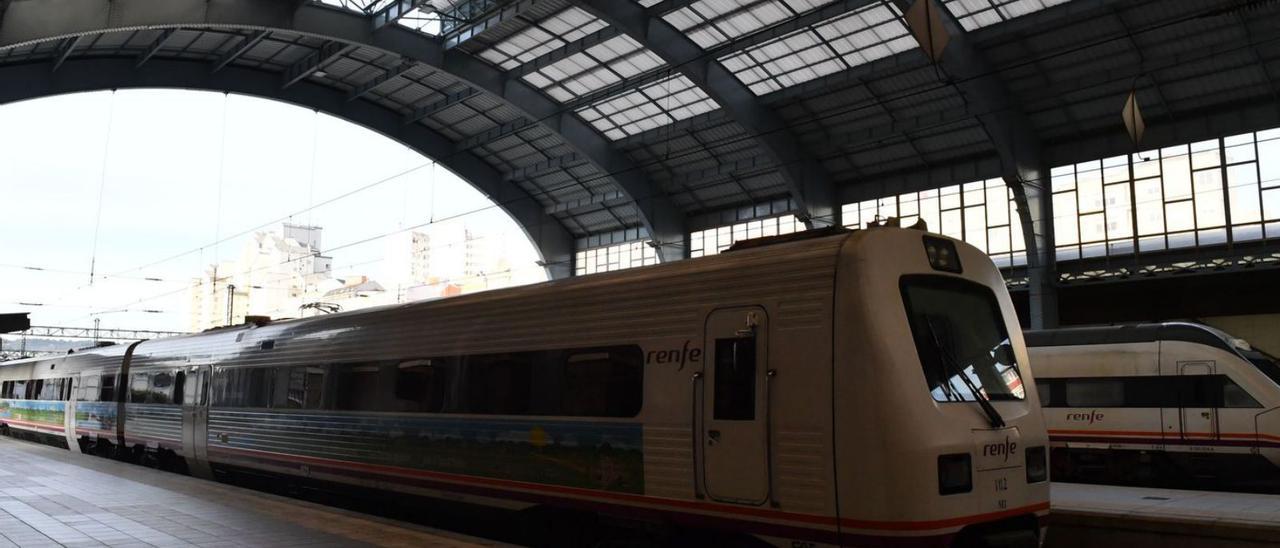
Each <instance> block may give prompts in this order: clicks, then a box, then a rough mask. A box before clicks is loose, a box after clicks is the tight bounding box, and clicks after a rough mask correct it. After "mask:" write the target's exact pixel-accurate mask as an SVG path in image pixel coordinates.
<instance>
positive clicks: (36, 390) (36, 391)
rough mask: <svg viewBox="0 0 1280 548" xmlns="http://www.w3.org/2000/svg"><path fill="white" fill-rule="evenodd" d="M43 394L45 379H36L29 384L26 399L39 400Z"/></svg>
mask: <svg viewBox="0 0 1280 548" xmlns="http://www.w3.org/2000/svg"><path fill="white" fill-rule="evenodd" d="M42 392H44V379H36V380H33V381H31V382H28V383H27V393H26V395H25V396H24V398H25V399H28V400H38V399H40V394H41V393H42Z"/></svg>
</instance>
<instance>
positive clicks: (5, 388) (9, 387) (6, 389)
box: [0, 381, 13, 399]
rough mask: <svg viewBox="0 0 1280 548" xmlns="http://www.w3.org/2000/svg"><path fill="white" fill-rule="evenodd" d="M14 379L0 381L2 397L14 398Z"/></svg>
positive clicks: (0, 394) (0, 396)
mask: <svg viewBox="0 0 1280 548" xmlns="http://www.w3.org/2000/svg"><path fill="white" fill-rule="evenodd" d="M12 391H13V381H4V382H0V398H4V399H12V398H13V396H12V395H11V394H12Z"/></svg>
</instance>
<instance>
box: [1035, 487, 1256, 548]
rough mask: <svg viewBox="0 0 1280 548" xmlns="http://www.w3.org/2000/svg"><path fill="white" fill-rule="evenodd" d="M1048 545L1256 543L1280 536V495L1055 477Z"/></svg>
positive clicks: (1131, 547)
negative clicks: (1081, 481)
mask: <svg viewBox="0 0 1280 548" xmlns="http://www.w3.org/2000/svg"><path fill="white" fill-rule="evenodd" d="M1052 504H1053V510H1052V514H1051V517H1050V532H1049V537H1048V544H1047V546H1050V547H1055V548H1057V547H1066V546H1090V545H1092V546H1125V547H1126V548H1146V547H1159V548H1168V547H1171V546H1178V547H1182V546H1187V547H1199V546H1213V547H1253V546H1275V545H1276V543H1277V542H1280V495H1257V494H1245V493H1224V492H1212V491H1184V490H1178V489H1151V488H1142V487H1120V486H1112V485H1084V484H1074V483H1054V484H1053V490H1052Z"/></svg>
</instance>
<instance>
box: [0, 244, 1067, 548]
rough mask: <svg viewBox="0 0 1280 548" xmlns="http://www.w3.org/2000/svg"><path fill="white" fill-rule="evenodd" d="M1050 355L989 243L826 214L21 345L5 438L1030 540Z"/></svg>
mask: <svg viewBox="0 0 1280 548" xmlns="http://www.w3.org/2000/svg"><path fill="white" fill-rule="evenodd" d="M1027 363H1028V356H1027V353H1026V347H1025V346H1024V344H1023V340H1022V333H1021V330H1020V328H1019V325H1018V321H1017V317H1016V315H1015V312H1014V307H1013V305H1012V302H1011V301H1010V297H1009V295H1008V292H1007V290H1006V289H1005V283H1004V280H1003V278H1002V277H1001V273H1000V271H999V270H998V269H997V268H996V267H995V266H994V265H993V264H992V262H991V260H990V259H989V258H988V257H987V256H986V255H985V254H983V253H982V252H981V251H980V250H978V249H976V248H974V247H972V246H970V245H967V244H965V243H964V242H962V241H957V240H954V239H950V238H946V237H942V236H938V235H934V234H931V233H928V232H925V231H922V230H917V229H911V228H898V227H888V226H886V227H874V228H869V229H864V230H857V231H848V230H844V229H817V230H813V231H808V232H802V233H797V234H789V235H783V236H776V237H769V238H762V239H757V240H750V241H745V242H739V243H737V244H735V245H734V246H732V247H731V248H729V249H728V250H726V251H725V252H724V253H721V254H718V255H714V256H709V257H705V258H699V259H693V260H687V261H679V262H674V263H669V264H662V265H655V266H648V267H642V268H635V269H629V270H623V271H617V272H610V273H602V274H597V275H592V276H586V277H576V278H570V279H563V280H553V281H550V282H545V283H541V284H536V285H531V286H524V287H516V288H509V289H503V290H494V291H490V292H484V293H478V294H472V295H465V296H458V297H452V298H447V299H439V300H434V301H426V302H417V303H409V304H402V305H391V306H385V307H381V308H374V309H366V310H360V311H352V312H344V313H339V314H332V315H325V316H317V317H310V318H303V319H292V320H283V321H267V320H259V321H254V322H249V323H246V324H245V325H239V326H234V327H225V328H218V329H214V330H210V331H207V332H204V333H200V334H193V335H189V336H181V337H173V338H165V339H158V340H149V341H143V342H138V343H133V344H129V345H120V346H115V347H106V348H97V349H90V350H86V351H82V352H75V353H73V354H70V355H66V356H59V357H56V358H46V359H27V360H23V361H17V362H11V363H7V364H4V365H3V366H0V390H2V391H3V393H2V394H0V429H4V430H5V431H8V432H10V433H13V434H15V435H24V436H26V435H39V436H43V437H46V438H48V439H52V440H56V442H57V443H61V444H64V445H65V446H66V447H68V448H69V449H70V450H73V451H79V452H84V453H90V454H99V455H113V456H117V457H120V456H125V457H128V458H131V459H134V460H138V461H142V462H149V463H152V464H156V465H160V466H164V467H167V468H173V469H178V470H183V471H186V472H188V473H190V474H192V475H195V476H198V477H203V478H210V479H227V478H234V477H236V476H237V475H240V474H252V475H254V476H257V477H269V478H274V480H275V481H279V482H293V481H303V480H305V481H308V482H317V483H320V484H323V485H325V486H328V487H329V488H332V489H335V490H338V491H341V490H342V489H348V488H349V489H357V488H358V489H361V490H373V491H375V492H383V493H388V494H405V495H413V496H418V497H423V498H424V499H428V500H440V501H446V502H456V503H459V504H467V505H474V506H477V507H485V508H497V509H501V510H503V511H504V512H510V513H511V514H512V515H514V516H517V517H519V516H538V518H537V519H542V520H563V521H557V522H559V523H568V524H570V525H569V526H568V527H570V528H573V527H575V526H574V525H573V524H580V523H587V522H588V521H589V520H592V519H603V518H608V517H617V518H620V519H625V520H628V522H633V523H634V522H638V523H639V524H640V526H639V527H638V529H642V530H644V531H664V533H662V534H661V536H657V537H655V538H666V539H672V538H680V536H681V535H683V534H685V533H686V532H687V533H689V534H694V533H697V534H698V535H701V536H700V537H699V538H713V539H716V540H714V542H715V543H717V544H720V545H735V546H744V545H755V544H759V545H774V546H787V547H811V546H877V547H880V546H956V547H971V546H1013V547H1028V548H1030V547H1036V546H1038V545H1039V543H1040V541H1041V539H1043V535H1044V533H1045V519H1046V517H1047V515H1048V511H1049V483H1048V463H1047V459H1048V457H1047V450H1048V445H1049V438H1048V435H1047V433H1046V429H1045V425H1044V422H1043V420H1042V417H1041V411H1040V402H1039V401H1038V400H1037V398H1038V394H1039V392H1037V390H1036V382H1035V380H1034V378H1033V376H1032V374H1031V371H1030V370H1029V368H1028V367H1027V365H1026V364H1027ZM655 535H656V533H655ZM706 535H711V536H710V537H707V536H706Z"/></svg>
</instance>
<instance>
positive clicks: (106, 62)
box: [0, 57, 574, 279]
mask: <svg viewBox="0 0 1280 548" xmlns="http://www.w3.org/2000/svg"><path fill="white" fill-rule="evenodd" d="M63 65H64V70H65V71H66V72H70V71H75V74H76V75H77V77H76V78H65V77H63V76H65V73H63V74H53V73H51V72H50V71H49V70H48V67H47V66H45V65H41V64H30V63H28V64H14V65H3V66H0V81H4V82H21V85H12V86H0V103H7V102H11V101H21V100H25V99H34V98H38V97H47V96H51V95H59V94H65V93H75V92H81V91H95V90H103V89H120V88H144V87H145V88H180V89H201V90H210V91H222V92H231V93H239V94H244V95H252V96H256V97H263V98H268V99H274V100H277V101H282V102H286V103H291V104H295V105H299V106H303V107H307V108H311V109H315V110H318V111H321V112H324V113H326V114H330V115H332V116H335V117H337V118H341V119H344V120H347V121H349V122H352V123H354V124H358V125H360V126H363V127H366V128H369V129H371V130H373V131H376V132H378V133H380V134H382V135H385V136H387V137H388V138H391V139H394V140H396V141H398V142H400V143H403V144H404V145H405V146H408V147H411V148H413V149H414V150H417V151H419V152H421V153H422V154H423V155H425V156H427V157H428V158H433V159H437V158H438V159H439V161H440V163H441V165H443V166H445V167H446V168H448V169H449V170H450V171H453V172H454V173H457V174H458V175H459V176H461V177H462V178H463V179H464V180H466V181H467V182H469V183H471V185H473V186H474V187H475V188H476V189H477V190H479V191H480V192H482V193H484V195H485V196H487V197H488V198H489V199H490V200H492V201H493V202H494V204H495V205H497V206H499V207H501V208H502V209H503V210H504V211H505V212H506V213H507V214H508V215H510V216H511V218H512V219H513V220H515V222H516V224H518V225H519V226H520V227H521V228H522V229H523V230H524V231H525V234H526V235H527V236H528V237H529V241H530V242H531V243H532V244H533V245H534V247H535V248H536V249H537V251H538V253H539V255H541V260H542V262H543V263H544V264H545V265H546V268H547V272H548V274H549V275H550V276H551V277H552V278H553V279H554V278H565V277H568V276H570V275H571V274H572V272H573V262H572V259H573V251H574V240H573V236H572V235H571V234H570V233H569V232H568V231H567V230H565V228H564V226H563V225H562V224H561V223H560V222H559V221H557V220H556V219H555V218H554V217H553V216H551V215H549V214H548V213H546V212H545V211H544V210H543V207H542V205H541V204H540V203H539V202H538V201H537V200H535V199H534V198H533V197H532V196H530V195H529V194H528V193H526V192H525V191H524V190H523V189H521V188H520V187H519V186H518V185H513V184H510V183H507V182H505V181H504V180H503V174H502V173H501V172H499V171H498V170H496V169H494V168H493V167H492V166H490V165H489V164H487V163H485V162H484V160H481V159H480V158H478V157H476V156H474V155H471V154H461V155H458V154H454V152H453V143H452V141H450V140H449V139H448V138H446V137H445V136H443V135H441V134H439V133H436V132H435V131H433V130H431V129H430V128H427V127H426V126H422V125H420V124H413V125H405V124H403V123H402V120H401V117H400V115H399V114H397V113H396V112H393V111H391V110H389V109H386V108H383V107H381V106H378V105H376V104H374V103H370V102H366V101H350V102H349V101H347V95H346V94H345V93H343V92H342V91H340V90H337V89H334V88H330V87H326V86H322V85H319V84H314V83H311V82H307V81H302V82H299V83H298V84H296V85H294V86H291V87H289V88H288V89H283V88H281V87H280V79H279V77H280V75H279V74H278V73H272V72H266V71H259V70H255V69H249V68H242V67H236V66H230V67H226V68H225V69H223V70H221V71H219V72H217V73H211V72H210V71H209V66H208V64H207V63H204V62H200V61H189V60H188V61H184V60H174V59H163V58H159V57H156V58H152V59H151V60H150V61H149V62H147V63H146V64H145V65H143V66H141V67H136V66H135V65H136V60H134V59H128V58H96V57H91V58H71V59H68V60H67V61H66V62H65V63H64V64H63Z"/></svg>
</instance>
